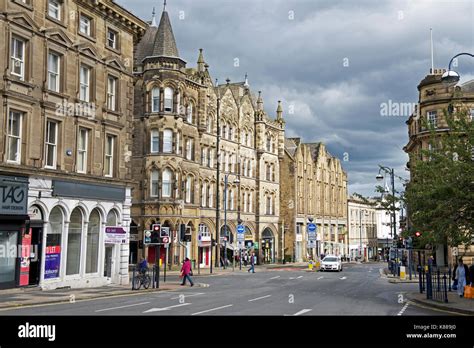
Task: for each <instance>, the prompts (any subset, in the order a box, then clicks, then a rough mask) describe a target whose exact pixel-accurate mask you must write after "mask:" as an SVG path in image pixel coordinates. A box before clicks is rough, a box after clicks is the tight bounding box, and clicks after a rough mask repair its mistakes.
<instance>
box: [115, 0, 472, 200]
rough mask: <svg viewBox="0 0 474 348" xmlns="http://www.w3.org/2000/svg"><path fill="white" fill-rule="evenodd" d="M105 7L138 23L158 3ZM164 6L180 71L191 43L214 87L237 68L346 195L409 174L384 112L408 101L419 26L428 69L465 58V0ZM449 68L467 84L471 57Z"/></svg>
mask: <svg viewBox="0 0 474 348" xmlns="http://www.w3.org/2000/svg"><path fill="white" fill-rule="evenodd" d="M116 2H117V3H119V4H121V5H122V6H124V7H125V8H126V9H128V10H129V11H131V12H132V13H134V14H135V15H137V16H138V17H140V18H141V19H143V20H145V21H150V20H151V16H152V15H151V13H152V10H153V7H156V11H157V20H159V18H160V16H161V11H162V10H163V1H159V0H116ZM167 11H168V13H169V16H170V19H171V23H172V26H173V31H174V34H175V38H176V42H177V45H178V50H179V53H180V56H181V58H183V59H184V60H186V61H187V62H188V67H194V66H196V62H197V58H198V50H199V49H200V48H203V50H204V58H205V60H206V63H207V64H209V66H210V68H209V71H210V73H211V76H212V77H213V78H218V79H219V81H221V83H224V81H225V80H226V78H229V79H230V80H231V82H239V81H243V80H244V76H245V74H246V73H247V74H248V79H249V84H250V88H251V89H252V91H254V92H257V91H259V90H261V91H262V95H263V98H264V106H265V110H266V111H267V113H268V114H269V116H271V117H276V108H277V102H278V100H281V101H282V103H283V108H284V114H283V116H284V119H285V121H286V136H287V137H300V138H301V139H302V141H303V142H321V141H322V142H324V143H325V144H326V146H327V148H328V150H329V152H330V153H331V154H332V155H334V156H336V157H338V158H339V159H340V160H341V163H342V165H343V167H344V169H345V170H346V172H347V173H348V180H349V193H350V194H352V193H354V192H357V193H359V194H363V195H366V196H375V195H377V194H376V193H375V192H374V189H375V186H376V185H377V184H378V183H377V181H376V180H375V176H376V175H377V174H378V170H379V167H378V166H379V165H383V166H386V167H390V168H394V170H395V174H396V175H398V176H400V177H404V178H409V172H408V171H407V170H406V163H407V161H408V156H407V155H406V154H405V152H404V151H403V146H405V145H406V144H407V142H408V129H407V126H406V124H405V121H406V120H407V119H408V117H409V113H407V112H405V113H401V114H397V113H396V112H389V113H388V114H387V113H385V112H384V111H385V110H386V107H387V106H392V107H393V106H394V105H397V106H402V105H413V104H412V103H416V102H417V101H418V91H417V85H418V84H419V82H420V81H421V80H422V79H423V78H424V77H425V76H426V75H427V74H429V72H430V68H431V48H430V47H431V45H430V28H432V30H433V48H434V49H433V52H434V54H433V58H434V59H433V60H434V67H435V68H447V66H448V63H449V60H450V59H451V57H453V56H454V55H455V54H457V53H460V52H470V53H474V1H472V0H416V1H415V0H385V1H383V0H345V1H338V0H167ZM455 70H456V71H458V72H459V73H460V74H461V83H462V82H465V81H468V80H471V79H473V78H474V60H473V59H472V58H469V57H467V56H466V57H461V58H459V60H458V62H457V66H456V68H455ZM406 103H410V104H406ZM397 187H398V189H399V190H401V189H402V181H399V180H397Z"/></svg>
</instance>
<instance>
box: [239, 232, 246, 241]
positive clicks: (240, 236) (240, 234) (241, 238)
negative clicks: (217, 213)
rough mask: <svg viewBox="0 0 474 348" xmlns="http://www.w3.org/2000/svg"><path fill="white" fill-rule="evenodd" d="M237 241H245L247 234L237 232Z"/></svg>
mask: <svg viewBox="0 0 474 348" xmlns="http://www.w3.org/2000/svg"><path fill="white" fill-rule="evenodd" d="M237 241H239V242H243V241H245V235H244V234H243V233H237Z"/></svg>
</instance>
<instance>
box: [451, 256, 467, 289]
mask: <svg viewBox="0 0 474 348" xmlns="http://www.w3.org/2000/svg"><path fill="white" fill-rule="evenodd" d="M454 275H455V276H456V277H455V278H454V279H453V280H454V281H455V282H456V281H457V292H458V295H459V297H464V287H465V286H466V285H467V284H468V277H469V270H468V268H467V266H466V265H465V264H464V263H463V261H462V258H460V259H459V262H458V264H457V268H455V270H454Z"/></svg>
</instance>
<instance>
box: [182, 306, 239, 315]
mask: <svg viewBox="0 0 474 348" xmlns="http://www.w3.org/2000/svg"><path fill="white" fill-rule="evenodd" d="M232 306H233V305H232V304H230V305H227V306H222V307H217V308H211V309H208V310H205V311H201V312H197V313H193V314H191V315H198V314H203V313H208V312H212V311H218V310H219V309H223V308H227V307H232Z"/></svg>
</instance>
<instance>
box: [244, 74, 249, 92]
mask: <svg viewBox="0 0 474 348" xmlns="http://www.w3.org/2000/svg"><path fill="white" fill-rule="evenodd" d="M244 87H247V88H248V87H249V79H248V75H247V73H245V82H244Z"/></svg>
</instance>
